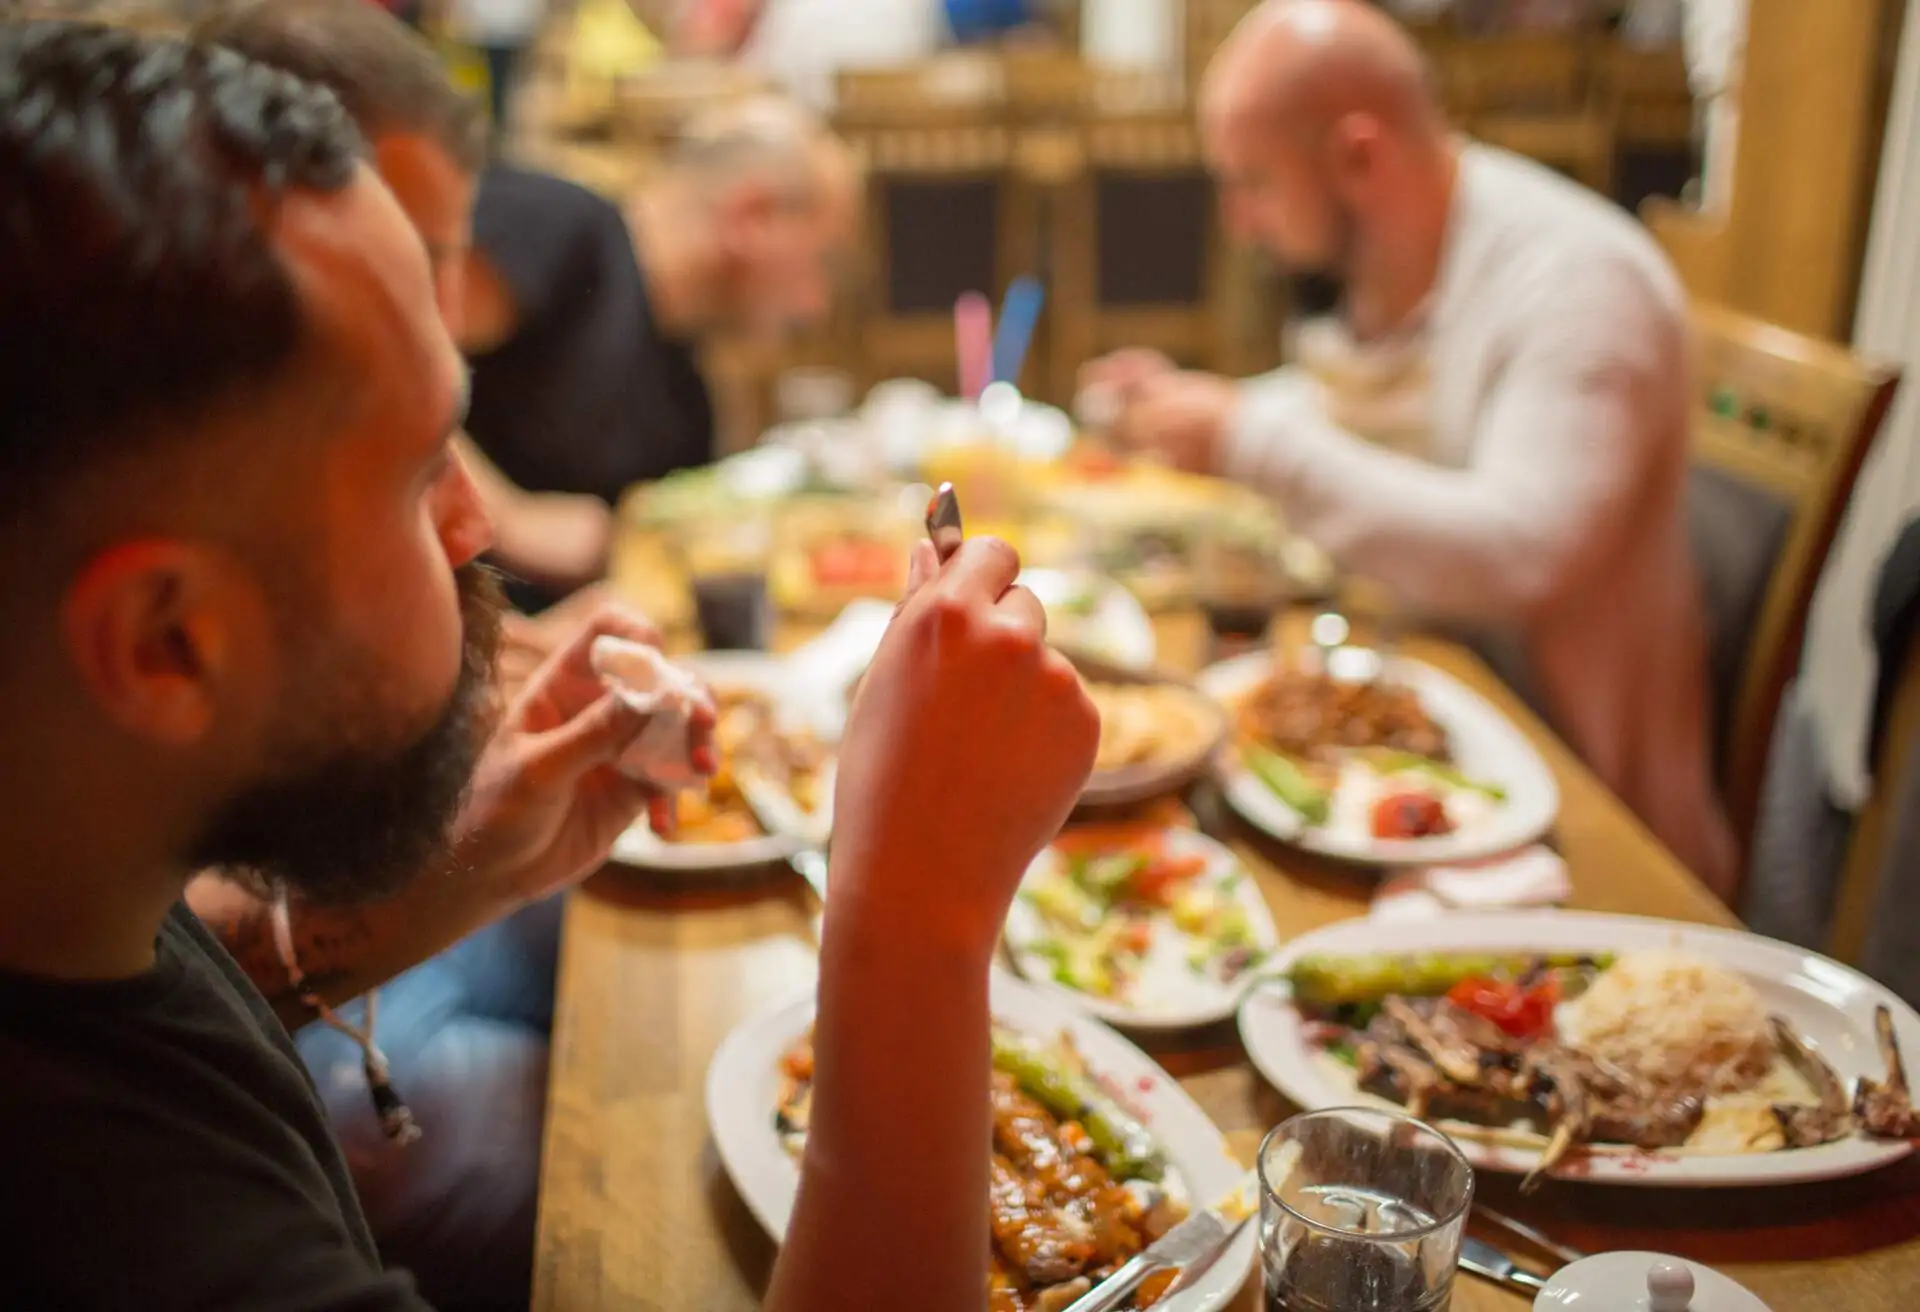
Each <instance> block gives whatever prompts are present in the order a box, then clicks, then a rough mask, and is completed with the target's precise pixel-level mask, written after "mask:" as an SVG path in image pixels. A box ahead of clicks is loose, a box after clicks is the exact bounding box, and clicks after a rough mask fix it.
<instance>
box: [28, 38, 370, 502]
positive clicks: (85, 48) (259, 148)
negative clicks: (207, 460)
mask: <svg viewBox="0 0 1920 1312" xmlns="http://www.w3.org/2000/svg"><path fill="white" fill-rule="evenodd" d="M362 152H363V144H362V142H361V139H360V136H359V134H358V132H357V131H356V130H355V128H354V125H353V122H352V120H351V119H349V118H348V117H347V115H346V113H345V112H344V111H343V110H342V109H341V108H340V104H339V102H338V101H337V100H335V99H334V98H333V96H332V95H330V94H329V93H327V92H325V91H322V90H319V89H317V88H313V87H309V86H307V85H306V84H304V83H302V82H300V81H298V80H297V79H295V78H293V77H290V76H288V75H287V74H285V73H281V72H277V71H275V70H272V69H268V68H264V67H261V66H260V65H258V64H253V63H249V62H248V61H246V60H244V59H242V58H241V57H240V56H238V55H235V54H232V53H230V52H228V51H225V50H218V49H211V48H206V47H203V46H199V45H194V44H189V43H184V42H180V41H175V40H170V39H166V38H161V37H154V36H142V35H140V34H137V33H134V32H130V31H126V30H122V29H117V28H111V27H103V26H98V25H93V24H85V23H70V22H13V23H4V24H0V520H7V519H11V518H12V517H13V513H12V512H13V511H14V509H15V508H16V507H18V506H20V505H25V504H33V502H34V501H35V499H36V498H38V497H39V496H40V495H41V494H42V493H43V492H44V491H45V490H46V489H47V488H48V487H49V486H50V485H52V484H56V483H58V482H59V481H60V480H61V479H62V478H63V477H64V476H65V475H67V474H69V473H71V472H72V471H74V470H76V469H79V468H81V467H83V466H84V465H85V464H86V463H87V462H88V461H89V460H91V459H93V458H96V457H97V455H98V454H99V453H100V451H102V450H103V449H106V448H107V447H108V446H109V445H110V444H114V443H124V442H125V441H127V440H129V439H130V438H131V437H132V436H133V435H135V434H144V433H147V432H150V431H153V430H155V429H157V428H161V427H164V426H165V425H166V424H168V423H172V422H182V421H188V420H191V419H193V418H195V417H198V416H199V415H201V414H203V413H205V412H207V411H208V410H210V409H211V408H212V407H214V406H216V405H218V404H221V403H224V402H227V401H229V400H232V399H234V398H236V397H237V396H238V395H239V394H240V393H242V392H243V391H244V389H246V388H248V387H250V386H259V385H263V384H267V383H269V382H270V381H271V380H277V379H278V378H279V377H281V376H282V374H283V372H284V371H285V370H286V369H287V368H288V366H289V363H290V362H291V361H293V360H294V359H295V358H296V357H297V355H298V353H299V352H300V351H301V350H302V349H303V348H304V347H305V346H306V344H307V340H308V331H307V322H306V318H305V314H304V310H303V308H302V305H301V301H300V295H299V291H298V289H297V288H296V287H295V286H294V283H293V280H292V278H291V275H290V274H289V272H288V270H287V269H286V267H285V266H284V265H283V264H282V262H281V260H280V258H279V256H278V254H277V253H276V252H275V250H274V248H273V244H272V239H271V237H270V235H269V233H268V231H267V230H266V225H267V224H268V222H269V221H270V215H271V212H272V205H273V203H274V201H275V199H276V198H277V197H278V196H279V195H280V194H282V193H283V192H285V191H287V190H290V189H295V188H312V189H319V190H325V191H336V190H339V189H340V188H342V187H344V186H346V185H347V184H348V182H349V181H351V179H352V178H353V176H354V170H355V166H356V163H357V161H358V160H359V159H360V157H361V155H362Z"/></svg>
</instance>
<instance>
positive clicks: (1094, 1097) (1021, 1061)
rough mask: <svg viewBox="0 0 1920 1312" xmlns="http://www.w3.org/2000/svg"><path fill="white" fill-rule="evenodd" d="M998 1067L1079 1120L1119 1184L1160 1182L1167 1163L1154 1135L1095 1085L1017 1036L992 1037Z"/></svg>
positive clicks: (1058, 1112)
mask: <svg viewBox="0 0 1920 1312" xmlns="http://www.w3.org/2000/svg"><path fill="white" fill-rule="evenodd" d="M993 1066H994V1069H995V1070H998V1071H1003V1072H1005V1073H1006V1074H1008V1075H1011V1076H1012V1077H1013V1078H1014V1081H1015V1082H1016V1083H1018V1084H1019V1086H1020V1090H1021V1092H1023V1093H1025V1094H1026V1095H1027V1096H1028V1097H1029V1098H1032V1099H1033V1100H1034V1101H1035V1102H1037V1103H1039V1104H1040V1105H1041V1106H1042V1107H1045V1108H1046V1109H1047V1110H1048V1111H1050V1112H1052V1113H1053V1114H1054V1115H1055V1116H1057V1117H1059V1118H1060V1119H1061V1120H1063V1121H1077V1122H1079V1124H1080V1125H1081V1127H1082V1128H1084V1129H1085V1130H1086V1132H1087V1137H1088V1138H1089V1139H1091V1140H1092V1141H1093V1146H1094V1149H1095V1154H1096V1156H1098V1157H1099V1159H1100V1162H1101V1165H1103V1166H1105V1167H1106V1168H1107V1170H1108V1171H1109V1172H1110V1173H1111V1174H1112V1175H1113V1177H1114V1178H1115V1179H1116V1180H1149V1181H1157V1180H1159V1179H1160V1178H1161V1177H1162V1176H1163V1175H1165V1174H1166V1169H1167V1161H1166V1156H1165V1154H1164V1153H1162V1152H1161V1150H1160V1146H1159V1144H1157V1143H1155V1142H1154V1139H1153V1136H1152V1135H1151V1134H1148V1133H1147V1131H1146V1128H1145V1127H1144V1126H1142V1125H1141V1124H1140V1123H1139V1122H1138V1121H1136V1120H1134V1119H1133V1117H1131V1116H1129V1115H1128V1114H1127V1113H1126V1112H1125V1111H1124V1110H1122V1109H1121V1107H1120V1106H1119V1104H1117V1103H1115V1102H1114V1101H1113V1099H1111V1098H1109V1097H1108V1096H1107V1095H1106V1094H1104V1093H1102V1092H1101V1091H1100V1089H1099V1087H1098V1086H1097V1085H1095V1084H1094V1083H1093V1081H1091V1080H1089V1079H1088V1078H1087V1077H1086V1076H1084V1075H1081V1074H1080V1073H1079V1072H1077V1071H1074V1070H1071V1069H1069V1068H1068V1067H1067V1065H1066V1064H1065V1063H1064V1062H1063V1061H1061V1060H1060V1059H1059V1058H1058V1057H1057V1056H1054V1055H1051V1054H1049V1053H1047V1052H1045V1051H1043V1050H1041V1049H1040V1048H1038V1047H1036V1046H1035V1045H1034V1044H1032V1043H1030V1042H1028V1041H1026V1040H1025V1039H1022V1038H1020V1037H1019V1036H1017V1035H1014V1034H1011V1033H1008V1032H1006V1031H1003V1030H995V1031H994V1034H993Z"/></svg>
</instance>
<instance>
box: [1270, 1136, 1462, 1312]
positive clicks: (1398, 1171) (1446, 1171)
mask: <svg viewBox="0 0 1920 1312" xmlns="http://www.w3.org/2000/svg"><path fill="white" fill-rule="evenodd" d="M1259 1165H1260V1261H1261V1266H1262V1268H1263V1269H1264V1271H1265V1274H1266V1291H1267V1302H1266V1306H1267V1312H1445V1309H1446V1307H1447V1305H1448V1303H1449V1302H1450V1301H1451V1300H1452V1298H1453V1275H1454V1271H1455V1270H1456V1268H1458V1266H1459V1264H1460V1240H1461V1237H1462V1236H1463V1235H1464V1233H1465V1231H1466V1222H1467V1211H1468V1208H1469V1207H1470V1206H1471V1205H1472V1202H1473V1168H1472V1167H1471V1166H1469V1165H1468V1164H1467V1159H1466V1158H1465V1157H1463V1156H1462V1155H1461V1153H1460V1149H1459V1148H1458V1147H1456V1146H1455V1145H1454V1142H1453V1140H1451V1139H1449V1138H1447V1136H1446V1135H1444V1134H1441V1133H1440V1132H1439V1131H1438V1130H1435V1129H1434V1128H1433V1127H1431V1126H1429V1125H1426V1124H1423V1123H1422V1122H1420V1121H1416V1120H1414V1119H1413V1118H1412V1117H1410V1116H1404V1115H1401V1114H1400V1113H1398V1112H1391V1111H1385V1110H1378V1111H1376V1110H1374V1109H1372V1108H1364V1107H1343V1108H1335V1109H1332V1110H1329V1111H1322V1112H1311V1113H1308V1114H1306V1115H1303V1116H1296V1117H1294V1118H1293V1119H1292V1120H1290V1121H1286V1122H1284V1123H1283V1124H1281V1125H1280V1126H1278V1127H1277V1128H1276V1129H1275V1130H1274V1131H1273V1132H1272V1133H1271V1134H1269V1135H1268V1136H1267V1138H1266V1141H1265V1142H1264V1143H1262V1144H1261V1145H1260V1163H1259Z"/></svg>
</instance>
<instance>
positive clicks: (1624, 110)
mask: <svg viewBox="0 0 1920 1312" xmlns="http://www.w3.org/2000/svg"><path fill="white" fill-rule="evenodd" d="M1593 95H1594V99H1596V100H1597V101H1599V102H1600V103H1601V104H1602V105H1603V106H1605V108H1606V110H1607V112H1608V114H1609V115H1610V116H1611V118H1612V119H1613V126H1614V133H1615V137H1616V139H1617V140H1618V142H1619V145H1620V146H1621V148H1622V149H1627V148H1634V147H1653V148H1668V149H1675V150H1684V149H1690V148H1691V147H1692V145H1693V88H1692V87H1691V86H1690V85H1688V82H1687V61H1686V56H1685V55H1684V54H1683V53H1682V52H1681V51H1680V50H1679V49H1678V48H1677V47H1676V48H1671V49H1658V50H1646V49H1641V48H1638V47H1635V46H1630V45H1627V44H1626V43H1624V42H1621V41H1608V42H1605V43H1603V44H1601V45H1599V46H1598V47H1596V50H1595V59H1594V63H1593Z"/></svg>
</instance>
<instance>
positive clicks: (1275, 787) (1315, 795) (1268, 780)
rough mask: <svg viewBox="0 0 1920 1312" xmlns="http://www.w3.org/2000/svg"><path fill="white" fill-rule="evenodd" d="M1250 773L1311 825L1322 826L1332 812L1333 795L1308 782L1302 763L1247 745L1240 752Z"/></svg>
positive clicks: (1310, 781)
mask: <svg viewBox="0 0 1920 1312" xmlns="http://www.w3.org/2000/svg"><path fill="white" fill-rule="evenodd" d="M1240 756H1241V759H1242V760H1244V761H1245V762H1246V763H1247V769H1249V770H1251V771H1253V777H1254V778H1256V779H1258V780H1259V781H1260V782H1261V783H1263V784H1265V785H1266V786H1267V787H1268V788H1269V789H1271V790H1272V791H1273V794H1274V796H1276V797H1278V798H1279V799H1280V800H1281V801H1283V802H1285V803H1286V804H1287V805H1288V806H1290V807H1292V808H1293V809H1294V810H1296V811H1298V812H1299V813H1300V818H1301V819H1302V820H1305V821H1306V822H1307V823H1308V824H1310V825H1323V824H1325V823H1326V822H1327V816H1328V814H1329V813H1331V811H1332V809H1333V794H1332V793H1330V792H1328V791H1327V790H1326V789H1324V788H1321V787H1320V786H1318V785H1317V784H1315V783H1314V782H1313V781H1312V780H1311V779H1309V778H1307V773H1306V771H1305V770H1302V769H1301V768H1300V763H1299V762H1298V761H1296V760H1294V759H1293V758H1292V757H1290V756H1282V755H1281V754H1280V753H1278V752H1270V751H1268V750H1266V748H1264V747H1255V746H1254V745H1253V744H1251V743H1248V744H1247V745H1246V746H1244V747H1242V748H1241V749H1240Z"/></svg>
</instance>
